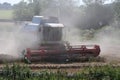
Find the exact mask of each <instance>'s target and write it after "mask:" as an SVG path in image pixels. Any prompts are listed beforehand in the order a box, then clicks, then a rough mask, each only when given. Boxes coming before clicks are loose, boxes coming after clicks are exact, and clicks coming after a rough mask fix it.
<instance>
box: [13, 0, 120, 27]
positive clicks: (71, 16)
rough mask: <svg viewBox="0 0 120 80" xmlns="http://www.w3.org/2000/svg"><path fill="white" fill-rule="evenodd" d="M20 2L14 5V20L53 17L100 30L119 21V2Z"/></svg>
mask: <svg viewBox="0 0 120 80" xmlns="http://www.w3.org/2000/svg"><path fill="white" fill-rule="evenodd" d="M106 1H107V0H82V2H83V3H84V4H83V5H80V4H79V2H80V0H27V2H25V1H24V0H22V1H21V2H19V3H18V4H15V5H14V20H19V21H24V20H31V19H32V17H33V16H34V15H43V16H55V17H58V18H59V19H60V21H61V22H63V23H65V24H67V25H71V24H69V23H72V25H75V26H78V27H80V28H83V29H84V28H85V29H86V28H91V26H92V28H95V29H98V28H101V27H103V26H105V25H109V23H110V22H111V21H113V20H119V19H120V1H119V0H114V1H113V2H112V3H110V4H105V2H106Z"/></svg>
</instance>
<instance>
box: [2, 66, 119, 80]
mask: <svg viewBox="0 0 120 80" xmlns="http://www.w3.org/2000/svg"><path fill="white" fill-rule="evenodd" d="M0 80H120V67H117V65H116V67H115V66H112V65H111V64H109V65H105V66H101V67H100V66H97V65H96V66H91V67H90V66H89V67H87V68H83V69H82V70H80V72H79V71H78V72H76V73H74V74H73V73H67V72H66V71H61V70H60V69H58V70H57V72H49V71H40V72H38V71H37V72H32V71H30V69H29V68H28V67H27V66H20V65H18V64H13V65H12V66H9V65H6V67H5V68H4V69H3V70H2V71H1V72H0Z"/></svg>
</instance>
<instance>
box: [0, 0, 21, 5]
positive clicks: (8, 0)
mask: <svg viewBox="0 0 120 80" xmlns="http://www.w3.org/2000/svg"><path fill="white" fill-rule="evenodd" d="M20 1H21V0H0V3H4V2H8V3H11V4H16V3H19V2H20Z"/></svg>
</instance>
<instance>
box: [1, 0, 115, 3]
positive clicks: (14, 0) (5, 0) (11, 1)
mask: <svg viewBox="0 0 120 80" xmlns="http://www.w3.org/2000/svg"><path fill="white" fill-rule="evenodd" d="M20 1H21V0H0V3H4V2H8V3H11V4H16V3H19V2H20ZM112 1H113V0H112ZM110 2H111V0H108V1H107V3H110ZM80 3H81V0H80Z"/></svg>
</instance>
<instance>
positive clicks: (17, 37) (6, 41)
mask: <svg viewBox="0 0 120 80" xmlns="http://www.w3.org/2000/svg"><path fill="white" fill-rule="evenodd" d="M4 24H7V23H4ZM2 28H4V30H0V62H1V61H4V60H7V61H15V60H20V59H22V58H23V55H22V51H23V50H25V49H26V48H33V47H34V46H37V45H38V42H39V40H38V36H37V33H33V34H32V33H29V32H24V31H23V28H24V27H23V25H22V26H21V25H15V24H12V25H9V28H11V30H8V29H7V28H8V27H5V26H4V25H2V26H0V29H2Z"/></svg>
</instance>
